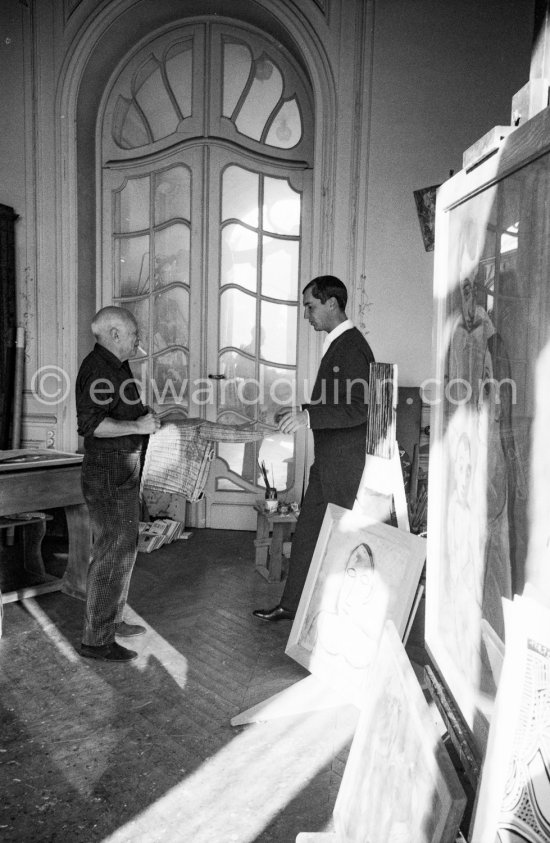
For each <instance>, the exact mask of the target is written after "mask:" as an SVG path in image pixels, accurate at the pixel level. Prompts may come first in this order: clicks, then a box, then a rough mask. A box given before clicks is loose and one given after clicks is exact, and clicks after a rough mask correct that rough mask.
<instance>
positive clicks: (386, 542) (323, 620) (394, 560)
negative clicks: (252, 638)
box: [285, 504, 426, 706]
mask: <svg viewBox="0 0 550 843" xmlns="http://www.w3.org/2000/svg"><path fill="white" fill-rule="evenodd" d="M425 558H426V541H425V539H423V538H420V537H419V536H414V535H412V534H411V533H407V532H406V531H404V530H402V529H398V528H397V527H392V526H389V525H388V524H383V523H378V522H376V521H375V520H374V519H373V518H372V517H369V516H368V515H366V514H365V513H364V512H362V511H360V510H355V511H352V510H347V509H344V508H343V507H340V506H336V505H335V504H329V505H328V506H327V510H326V513H325V517H324V520H323V524H322V526H321V530H320V533H319V539H318V541H317V545H316V547H315V552H314V554H313V558H312V561H311V564H310V567H309V572H308V576H307V579H306V582H305V585H304V589H303V591H302V596H301V599H300V603H299V605H298V610H297V612H296V617H295V619H294V622H293V625H292V629H291V632H290V636H289V639H288V642H287V646H286V650H285V652H286V653H287V655H289V656H290V657H291V658H293V659H294V660H295V661H297V662H298V663H299V664H301V665H302V666H303V667H305V668H306V669H307V670H309V671H310V673H311V674H313V675H314V676H316V677H317V678H318V679H320V680H322V681H323V682H324V683H326V684H327V685H328V686H331V687H333V688H335V689H336V690H338V691H339V692H340V693H341V694H342V696H343V697H344V698H346V699H349V700H350V702H353V703H354V704H356V705H358V706H361V705H362V704H363V701H364V698H365V693H366V689H367V686H368V683H369V681H370V680H369V673H370V667H371V664H372V661H373V659H374V657H375V655H376V650H377V647H378V641H379V638H380V635H381V634H382V630H383V627H384V623H385V621H386V619H387V618H390V619H391V620H393V621H394V623H395V625H396V627H397V629H398V632H399V634H400V635H401V636H403V635H404V634H405V632H406V629H407V625H408V621H409V617H410V614H411V609H412V607H413V604H414V600H415V595H416V593H417V591H418V588H419V580H420V576H421V574H422V570H423V567H424V562H425Z"/></svg>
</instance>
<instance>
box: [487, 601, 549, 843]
mask: <svg viewBox="0 0 550 843" xmlns="http://www.w3.org/2000/svg"><path fill="white" fill-rule="evenodd" d="M505 608H506V612H505V623H506V650H505V655H504V662H503V667H502V674H501V677H500V682H499V686H498V691H497V697H496V703H495V710H494V714H493V718H492V721H491V728H490V731H489V741H488V744H487V752H486V755H485V759H484V762H483V769H482V774H481V783H480V787H479V792H478V798H477V806H476V812H475V818H474V823H473V830H472V834H471V843H487V841H490V843H510V841H517V843H520V841H528V843H548V841H550V609H548V608H547V607H545V606H542V605H541V604H539V603H538V602H536V601H535V600H534V599H532V598H528V597H526V596H523V597H515V598H514V601H513V602H512V601H505Z"/></svg>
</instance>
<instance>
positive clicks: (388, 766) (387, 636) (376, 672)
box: [334, 621, 466, 843]
mask: <svg viewBox="0 0 550 843" xmlns="http://www.w3.org/2000/svg"><path fill="white" fill-rule="evenodd" d="M465 805H466V797H465V794H464V791H463V789H462V787H461V785H460V782H459V780H458V776H457V774H456V772H455V770H454V767H453V765H452V763H451V760H450V758H449V756H448V754H447V751H446V749H445V747H444V746H443V743H442V741H441V738H440V736H439V733H438V731H437V728H436V726H435V724H434V720H433V717H432V715H431V713H430V710H429V707H428V703H427V702H426V700H425V699H424V695H423V693H422V691H421V689H420V685H419V683H418V680H417V678H416V676H415V673H414V670H413V668H412V667H411V664H410V662H409V659H408V657H407V654H406V653H405V649H404V647H403V645H402V643H401V640H400V636H399V634H398V632H397V630H396V628H395V625H394V624H393V623H392V622H391V621H388V622H387V623H386V625H385V627H384V630H383V634H382V637H381V639H380V646H379V649H378V653H377V656H376V660H375V662H374V664H373V670H372V675H371V682H370V687H369V692H368V694H366V695H365V699H364V709H363V711H362V713H361V716H360V719H359V723H358V726H357V731H356V733H355V736H354V738H353V743H352V746H351V750H350V754H349V757H348V761H347V764H346V768H345V770H344V775H343V778H342V784H341V786H340V790H339V792H338V797H337V799H336V804H335V807H334V828H335V832H336V837H335V839H336V841H338V843H367V841H368V843H388V841H392V843H413V841H414V843H454V841H455V839H456V835H457V832H458V827H459V824H460V820H461V819H462V815H463V812H464V808H465Z"/></svg>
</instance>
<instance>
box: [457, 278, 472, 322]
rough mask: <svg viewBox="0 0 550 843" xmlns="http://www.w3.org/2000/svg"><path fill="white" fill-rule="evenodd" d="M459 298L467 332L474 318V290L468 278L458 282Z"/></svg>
mask: <svg viewBox="0 0 550 843" xmlns="http://www.w3.org/2000/svg"><path fill="white" fill-rule="evenodd" d="M460 297H461V300H462V317H463V319H464V324H465V325H466V327H467V328H468V330H471V329H472V326H473V324H474V322H475V316H476V289H475V283H474V282H473V281H472V280H471V279H470V278H463V279H462V281H461V282H460Z"/></svg>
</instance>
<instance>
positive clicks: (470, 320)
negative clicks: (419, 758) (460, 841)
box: [426, 114, 550, 754]
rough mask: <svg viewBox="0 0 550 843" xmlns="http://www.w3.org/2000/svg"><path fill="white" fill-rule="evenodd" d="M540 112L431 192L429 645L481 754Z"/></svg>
mask: <svg viewBox="0 0 550 843" xmlns="http://www.w3.org/2000/svg"><path fill="white" fill-rule="evenodd" d="M548 122H549V120H548V116H547V115H544V114H543V115H540V116H539V117H538V118H534V120H532V121H530V131H529V132H528V131H526V130H524V129H522V130H521V131H520V130H516V131H514V132H512V133H511V134H510V135H509V136H508V138H507V140H506V142H505V145H504V147H503V148H502V150H501V152H500V153H498V154H496V155H493V156H492V157H491V158H490V159H488V160H487V161H486V162H485V163H483V164H481V165H479V166H478V167H476V168H475V169H473V170H472V171H471V172H468V173H466V172H462V173H459V174H458V175H457V176H455V177H454V178H452V179H450V180H449V181H448V182H447V183H446V184H445V185H443V187H442V188H441V189H440V191H439V193H438V197H437V212H436V247H435V305H436V310H435V327H436V343H435V377H434V379H433V381H432V382H431V384H430V386H431V392H430V397H429V400H430V403H431V404H432V418H431V424H430V440H431V442H430V475H429V509H428V563H427V588H426V642H427V646H428V648H429V651H430V654H431V656H432V658H433V660H434V662H435V663H436V665H437V667H438V670H439V672H440V674H441V677H442V679H443V681H444V683H445V684H446V685H447V687H448V689H449V690H450V692H451V695H452V696H453V697H454V700H455V702H456V703H457V705H458V707H459V709H460V711H461V713H462V715H463V717H464V720H465V721H466V724H467V725H468V727H469V728H470V730H471V731H472V733H473V737H474V741H475V744H476V746H477V748H478V750H479V752H480V754H482V753H483V751H484V748H485V746H486V742H487V735H488V728H489V723H490V719H491V712H492V709H493V705H494V698H495V694H496V682H495V675H494V670H493V666H492V664H491V659H490V658H489V654H488V652H487V647H486V642H487V641H488V640H489V639H488V637H487V635H486V634H485V633H484V627H485V628H486V625H487V624H488V625H490V626H491V627H492V629H493V630H494V632H495V633H496V635H497V636H498V637H499V638H500V639H504V625H503V615H502V598H503V597H504V598H511V596H512V594H514V593H521V591H522V589H523V585H524V581H525V563H526V556H527V513H528V508H529V490H530V485H531V478H530V476H529V465H530V457H531V454H530V450H531V429H532V425H533V420H534V412H535V411H534V369H535V363H536V360H537V357H538V355H539V353H540V351H541V348H542V347H543V346H544V343H545V342H546V338H547V335H548V327H549V325H550V295H549V287H548V270H547V262H548V258H549V257H550V205H549V203H548V201H547V197H548V194H549V190H550V156H549V155H548V153H547V150H548V149H549V148H550V127H549V126H547V123H548ZM535 124H537V126H538V128H536V126H535ZM539 124H540V125H539ZM533 126H535V128H533ZM526 128H527V127H525V129H526ZM535 137H536V144H534V139H535ZM543 153H544V154H543ZM526 160H527V161H528V163H527V164H525V166H522V163H523V162H524V161H526Z"/></svg>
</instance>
